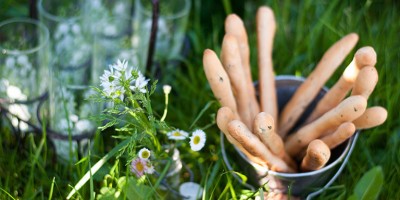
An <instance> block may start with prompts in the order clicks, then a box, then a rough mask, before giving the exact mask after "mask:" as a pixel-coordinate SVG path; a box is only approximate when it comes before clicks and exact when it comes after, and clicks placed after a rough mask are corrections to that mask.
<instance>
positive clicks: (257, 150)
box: [228, 120, 294, 172]
mask: <svg viewBox="0 0 400 200" xmlns="http://www.w3.org/2000/svg"><path fill="white" fill-rule="evenodd" d="M228 131H229V133H230V135H231V136H232V137H233V138H234V139H236V140H237V141H238V142H239V143H240V144H241V145H242V146H243V148H244V149H246V150H247V151H248V152H249V153H250V154H251V155H253V156H255V157H257V158H260V159H261V160H263V161H264V162H266V163H267V165H268V167H269V169H271V170H273V171H278V172H294V170H293V169H292V168H291V167H289V166H288V165H287V164H286V163H285V162H284V161H283V160H281V159H280V158H278V157H277V156H275V155H274V154H272V153H271V152H270V151H269V150H268V148H267V147H266V146H265V145H264V144H263V143H262V142H261V141H260V140H259V139H258V137H256V136H255V135H254V134H253V133H252V132H251V131H250V130H249V129H248V128H247V127H246V125H245V124H244V123H243V122H241V121H239V120H233V121H231V122H229V124H228Z"/></svg>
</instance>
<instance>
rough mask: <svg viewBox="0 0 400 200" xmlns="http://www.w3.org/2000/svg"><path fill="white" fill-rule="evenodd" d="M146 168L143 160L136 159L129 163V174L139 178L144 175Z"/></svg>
mask: <svg viewBox="0 0 400 200" xmlns="http://www.w3.org/2000/svg"><path fill="white" fill-rule="evenodd" d="M146 167H147V163H146V161H145V160H143V159H141V158H139V157H137V158H136V159H135V160H132V162H131V172H132V173H135V174H136V177H138V178H140V177H142V176H143V175H144V173H145V170H146Z"/></svg>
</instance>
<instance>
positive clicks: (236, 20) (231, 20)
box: [225, 14, 260, 117]
mask: <svg viewBox="0 0 400 200" xmlns="http://www.w3.org/2000/svg"><path fill="white" fill-rule="evenodd" d="M225 33H226V34H229V35H233V36H235V38H236V40H237V42H238V45H239V50H240V59H241V60H242V67H243V72H244V76H245V79H246V88H247V94H248V96H249V97H251V98H253V97H255V96H256V93H255V89H254V85H253V79H252V77H251V67H250V49H249V42H248V38H247V32H246V28H245V26H244V23H243V21H242V20H241V19H240V17H239V16H237V15H235V14H230V15H228V17H226V19H225ZM249 109H251V113H252V115H253V117H254V116H256V115H257V114H258V113H259V112H260V108H259V105H258V104H256V105H254V106H252V107H250V108H249Z"/></svg>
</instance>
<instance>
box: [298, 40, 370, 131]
mask: <svg viewBox="0 0 400 200" xmlns="http://www.w3.org/2000/svg"><path fill="white" fill-rule="evenodd" d="M375 64H376V53H375V51H374V49H373V48H372V47H363V48H360V49H358V50H357V52H356V53H355V55H354V58H353V60H352V61H351V63H350V64H349V65H348V66H347V67H346V69H345V70H344V72H343V74H342V76H341V77H340V79H339V80H338V81H337V82H336V83H335V85H333V86H332V88H331V89H329V91H328V92H327V93H326V94H325V95H324V96H323V97H322V99H321V100H320V101H319V102H318V104H317V106H316V108H315V109H314V110H313V112H312V113H311V115H310V116H309V117H308V118H307V120H306V122H305V124H308V123H310V122H312V121H314V120H315V119H317V118H318V117H320V116H321V115H323V114H324V113H326V112H327V111H328V110H330V109H332V108H334V107H335V106H337V105H338V104H339V103H340V101H342V100H343V99H344V98H345V97H346V95H347V94H348V93H349V92H350V90H351V88H352V87H353V85H354V83H355V81H356V79H357V76H358V74H359V71H360V70H361V69H362V68H363V67H366V66H375Z"/></svg>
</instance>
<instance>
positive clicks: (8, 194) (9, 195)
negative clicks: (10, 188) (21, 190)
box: [0, 188, 15, 200]
mask: <svg viewBox="0 0 400 200" xmlns="http://www.w3.org/2000/svg"><path fill="white" fill-rule="evenodd" d="M0 190H1V191H3V192H4V193H6V195H7V196H8V197H10V198H11V199H13V200H15V198H14V197H13V196H12V195H11V194H10V193H8V192H7V191H5V190H4V189H3V188H0Z"/></svg>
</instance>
